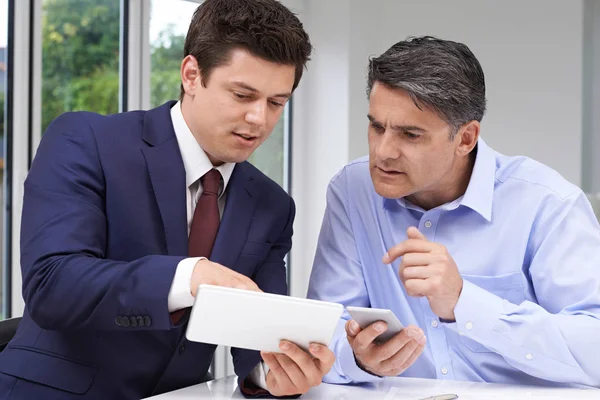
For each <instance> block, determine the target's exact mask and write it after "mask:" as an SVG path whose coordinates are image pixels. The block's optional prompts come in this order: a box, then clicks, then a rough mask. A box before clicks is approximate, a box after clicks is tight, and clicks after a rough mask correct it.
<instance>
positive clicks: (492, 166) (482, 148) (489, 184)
mask: <svg viewBox="0 0 600 400" xmlns="http://www.w3.org/2000/svg"><path fill="white" fill-rule="evenodd" d="M495 183H496V157H495V155H494V152H493V150H492V149H490V148H489V147H488V145H487V144H486V143H485V142H484V141H483V139H482V138H481V137H480V138H479V140H478V142H477V156H476V158H475V165H474V166H473V172H472V173H471V179H470V181H469V186H467V191H466V192H465V194H464V196H463V199H462V202H461V204H462V205H464V206H466V207H469V208H470V209H472V210H473V211H475V212H477V213H478V214H479V215H481V216H482V217H483V218H485V219H486V220H487V221H488V222H489V221H491V220H492V201H493V199H494V186H495Z"/></svg>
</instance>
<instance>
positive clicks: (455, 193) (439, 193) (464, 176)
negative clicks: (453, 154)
mask: <svg viewBox="0 0 600 400" xmlns="http://www.w3.org/2000/svg"><path fill="white" fill-rule="evenodd" d="M474 165H475V157H474V156H473V155H469V156H468V157H465V158H464V160H461V162H460V165H456V166H455V167H454V169H453V171H452V172H451V173H450V174H448V175H447V176H446V177H444V178H443V181H444V183H442V182H439V184H438V185H436V188H435V189H432V190H424V191H421V192H419V193H414V194H411V195H410V196H406V200H408V201H409V202H411V203H412V204H414V205H416V206H418V207H421V208H422V209H424V210H431V209H433V208H436V207H439V206H441V205H442V204H446V203H450V202H451V201H454V200H456V199H458V198H459V197H460V196H462V195H464V194H465V192H466V191H467V187H469V182H470V181H471V174H472V173H473V167H474Z"/></svg>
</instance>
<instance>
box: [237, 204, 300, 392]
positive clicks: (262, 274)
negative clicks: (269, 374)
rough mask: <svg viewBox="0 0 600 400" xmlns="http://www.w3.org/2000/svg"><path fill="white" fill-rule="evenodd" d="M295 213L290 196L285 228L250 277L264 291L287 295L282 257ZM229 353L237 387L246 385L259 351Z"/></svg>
mask: <svg viewBox="0 0 600 400" xmlns="http://www.w3.org/2000/svg"><path fill="white" fill-rule="evenodd" d="M295 215H296V207H295V205H294V201H293V200H292V198H291V197H289V208H288V215H287V223H286V225H285V228H284V230H283V232H282V233H281V235H280V236H279V240H278V241H277V242H276V243H275V244H274V245H273V246H272V247H271V250H270V251H269V253H268V255H267V258H266V260H265V262H264V263H263V264H262V265H261V266H260V267H259V268H257V270H256V272H255V273H254V275H253V276H252V279H253V280H254V281H255V282H256V284H257V285H258V287H260V288H261V289H262V290H263V291H264V292H268V293H275V294H283V295H287V275H286V268H285V261H284V259H285V256H286V254H287V253H288V252H289V251H290V249H291V247H292V234H293V228H292V226H293V224H294V217H295ZM231 355H232V356H233V363H234V369H235V373H236V375H237V376H238V384H239V387H240V388H243V387H244V386H248V385H247V383H248V382H247V381H246V382H244V380H245V379H246V377H247V376H248V374H249V373H250V372H251V371H252V369H253V368H254V367H255V366H256V365H257V364H258V363H259V362H260V361H261V357H260V353H259V352H258V351H253V350H245V349H237V348H232V349H231ZM242 394H244V395H245V396H249V395H250V392H249V391H244V390H242ZM265 396H267V397H268V396H270V395H269V394H268V393H265V392H264V391H256V395H254V396H252V397H265ZM295 397H298V396H292V397H291V398H295Z"/></svg>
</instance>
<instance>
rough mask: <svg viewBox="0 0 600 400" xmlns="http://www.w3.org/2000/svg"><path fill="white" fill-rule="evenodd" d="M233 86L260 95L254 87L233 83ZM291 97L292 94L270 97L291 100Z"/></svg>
mask: <svg viewBox="0 0 600 400" xmlns="http://www.w3.org/2000/svg"><path fill="white" fill-rule="evenodd" d="M233 84H234V85H236V86H239V87H241V88H242V89H246V90H248V91H250V92H253V93H258V89H255V88H253V87H252V86H249V85H247V84H245V83H244V82H233ZM291 96H292V93H290V92H288V93H278V94H276V95H273V96H270V97H282V98H284V99H289V98H290V97H291Z"/></svg>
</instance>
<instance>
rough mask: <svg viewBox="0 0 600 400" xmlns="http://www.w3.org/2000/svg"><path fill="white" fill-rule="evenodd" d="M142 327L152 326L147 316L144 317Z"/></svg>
mask: <svg viewBox="0 0 600 400" xmlns="http://www.w3.org/2000/svg"><path fill="white" fill-rule="evenodd" d="M144 325H146V326H150V325H152V320H151V319H150V317H149V316H147V315H144Z"/></svg>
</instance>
